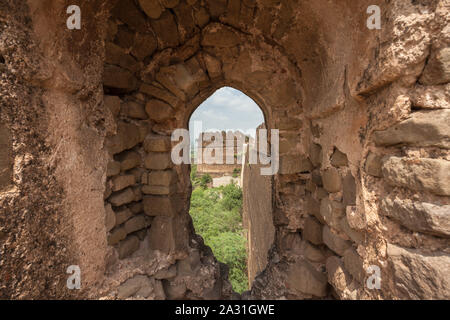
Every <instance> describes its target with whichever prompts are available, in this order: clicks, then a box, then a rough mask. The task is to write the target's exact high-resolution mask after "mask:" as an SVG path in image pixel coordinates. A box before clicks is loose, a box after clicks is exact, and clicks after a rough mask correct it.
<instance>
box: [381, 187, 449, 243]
mask: <svg viewBox="0 0 450 320" xmlns="http://www.w3.org/2000/svg"><path fill="white" fill-rule="evenodd" d="M380 208H381V212H382V213H383V214H384V215H386V216H388V217H391V218H392V219H394V220H395V221H397V222H398V223H400V224H401V225H403V226H405V227H406V228H408V229H410V230H412V231H417V232H423V233H429V234H432V235H437V236H444V237H450V205H439V204H433V203H427V202H416V201H413V200H411V199H401V198H398V197H394V196H388V197H386V198H384V199H383V200H382V201H381V206H380Z"/></svg>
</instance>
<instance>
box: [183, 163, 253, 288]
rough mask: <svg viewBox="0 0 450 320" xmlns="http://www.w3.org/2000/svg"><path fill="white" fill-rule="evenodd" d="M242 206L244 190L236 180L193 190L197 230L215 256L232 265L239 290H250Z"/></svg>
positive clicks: (231, 276)
mask: <svg viewBox="0 0 450 320" xmlns="http://www.w3.org/2000/svg"><path fill="white" fill-rule="evenodd" d="M191 178H193V179H194V180H195V179H196V178H197V177H196V176H194V177H192V171H191ZM201 179H202V178H201ZM193 185H194V181H193ZM241 209H242V190H241V188H240V187H238V186H236V185H234V184H230V185H227V186H224V187H219V188H210V189H207V188H203V187H202V186H201V185H200V187H198V188H195V189H194V191H193V192H192V196H191V208H190V214H191V216H192V220H193V223H194V227H195V230H196V232H197V233H198V234H199V235H201V236H202V237H203V239H204V240H205V244H206V245H208V246H209V247H211V249H212V251H213V252H214V255H215V257H216V258H217V259H218V260H219V261H221V262H223V263H226V264H227V265H228V266H229V267H230V275H229V278H230V281H231V284H232V285H233V289H234V290H235V291H237V292H243V291H245V290H248V278H247V252H246V239H245V237H244V230H243V228H242V217H241Z"/></svg>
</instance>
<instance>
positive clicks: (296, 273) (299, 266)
mask: <svg viewBox="0 0 450 320" xmlns="http://www.w3.org/2000/svg"><path fill="white" fill-rule="evenodd" d="M286 285H287V286H288V287H289V288H290V289H293V290H294V291H298V292H300V293H303V294H309V295H312V296H315V297H324V296H326V294H327V278H326V276H325V275H324V274H323V273H321V272H319V271H317V270H316V269H315V268H314V267H313V266H312V265H311V264H310V263H309V262H308V261H306V260H303V259H302V260H300V261H297V262H296V263H292V264H290V265H289V269H288V273H287V283H286Z"/></svg>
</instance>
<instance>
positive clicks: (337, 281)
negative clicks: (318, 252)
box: [325, 256, 356, 299]
mask: <svg viewBox="0 0 450 320" xmlns="http://www.w3.org/2000/svg"><path fill="white" fill-rule="evenodd" d="M325 267H326V270H327V275H328V282H329V283H330V284H331V285H332V286H333V287H334V289H335V290H336V292H337V293H338V295H339V297H340V298H342V299H349V298H350V299H356V294H355V292H353V293H351V292H350V294H348V291H349V289H350V288H351V284H352V280H353V279H352V277H351V275H350V274H349V272H348V271H347V270H345V268H344V263H343V262H342V260H341V259H340V258H338V257H336V256H331V257H329V258H328V259H327V261H326V264H325Z"/></svg>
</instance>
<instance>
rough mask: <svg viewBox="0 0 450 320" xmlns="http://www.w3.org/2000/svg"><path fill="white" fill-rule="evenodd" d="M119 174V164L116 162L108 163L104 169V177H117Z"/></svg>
mask: <svg viewBox="0 0 450 320" xmlns="http://www.w3.org/2000/svg"><path fill="white" fill-rule="evenodd" d="M119 173H120V162H118V161H114V160H113V161H109V162H108V166H107V167H106V176H107V177H112V176H115V175H118V174H119Z"/></svg>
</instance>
